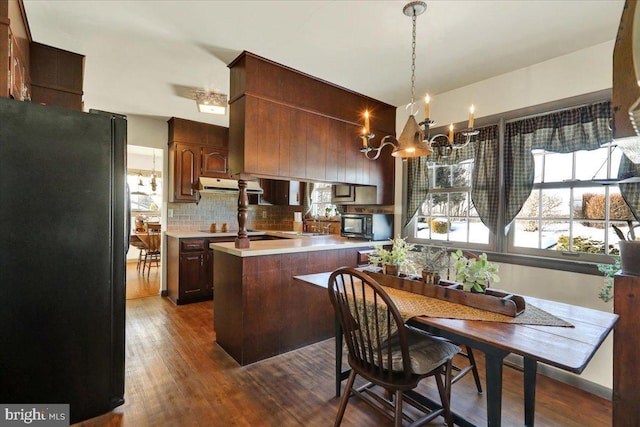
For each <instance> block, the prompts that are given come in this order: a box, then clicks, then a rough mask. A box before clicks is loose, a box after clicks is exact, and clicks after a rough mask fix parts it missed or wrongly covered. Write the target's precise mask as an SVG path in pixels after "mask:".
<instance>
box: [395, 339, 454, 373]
mask: <svg viewBox="0 0 640 427" xmlns="http://www.w3.org/2000/svg"><path fill="white" fill-rule="evenodd" d="M406 331H407V338H408V340H407V341H408V344H409V358H410V361H411V370H412V371H413V373H414V374H417V375H424V374H427V373H429V372H431V371H433V370H434V369H436V368H437V367H439V366H441V365H442V364H443V363H445V362H446V361H447V360H449V359H451V358H452V357H453V356H455V355H456V354H457V353H458V352H460V348H459V347H458V346H457V345H455V344H452V343H450V342H446V341H441V340H437V339H434V338H433V337H432V336H430V335H426V334H422V333H420V332H417V331H414V330H412V329H409V328H407V329H406ZM388 343H390V344H391V345H392V349H393V350H392V352H391V359H392V362H391V367H392V369H393V370H394V371H397V372H402V371H403V370H404V368H403V367H402V352H401V350H400V342H399V339H398V333H397V332H396V333H395V334H393V335H392V336H391V338H389V341H388V342H387V343H385V344H384V346H386V345H388Z"/></svg>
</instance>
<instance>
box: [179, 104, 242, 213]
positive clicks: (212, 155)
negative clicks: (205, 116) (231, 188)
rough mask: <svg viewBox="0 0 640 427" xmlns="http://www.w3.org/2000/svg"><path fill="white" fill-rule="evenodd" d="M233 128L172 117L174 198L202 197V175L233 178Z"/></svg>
mask: <svg viewBox="0 0 640 427" xmlns="http://www.w3.org/2000/svg"><path fill="white" fill-rule="evenodd" d="M228 139H229V129H228V128H225V127H221V126H215V125H210V124H206V123H199V122H194V121H191V120H184V119H179V118H176V117H172V118H171V119H170V120H169V174H170V180H169V183H170V184H169V185H170V191H169V195H170V201H171V202H185V203H193V202H197V201H198V200H199V194H198V178H200V177H201V176H203V177H208V178H229V168H228V158H229V152H228V149H227V146H228Z"/></svg>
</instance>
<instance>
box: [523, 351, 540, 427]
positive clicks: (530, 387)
mask: <svg viewBox="0 0 640 427" xmlns="http://www.w3.org/2000/svg"><path fill="white" fill-rule="evenodd" d="M537 370H538V363H537V362H536V361H535V360H533V359H529V358H527V357H525V358H524V425H525V426H527V427H533V422H534V418H535V413H536V373H537Z"/></svg>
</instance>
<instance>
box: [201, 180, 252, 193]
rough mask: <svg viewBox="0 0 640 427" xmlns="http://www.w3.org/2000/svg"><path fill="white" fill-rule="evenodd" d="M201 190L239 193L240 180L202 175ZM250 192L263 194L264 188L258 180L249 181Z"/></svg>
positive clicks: (204, 191)
mask: <svg viewBox="0 0 640 427" xmlns="http://www.w3.org/2000/svg"><path fill="white" fill-rule="evenodd" d="M199 190H200V192H201V193H237V192H239V191H240V190H239V189H238V181H236V180H233V179H222V178H205V177H203V176H201V177H200V186H199ZM247 193H248V194H262V188H260V184H259V183H258V181H247Z"/></svg>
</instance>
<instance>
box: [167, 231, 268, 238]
mask: <svg viewBox="0 0 640 427" xmlns="http://www.w3.org/2000/svg"><path fill="white" fill-rule="evenodd" d="M267 233H271V231H249V232H248V233H247V234H248V235H249V236H262V235H265V234H267ZM166 235H167V237H176V238H178V239H190V238H193V239H204V238H208V237H233V238H235V237H236V236H237V235H238V231H228V232H225V233H222V232H218V233H210V232H208V231H167V232H166Z"/></svg>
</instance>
